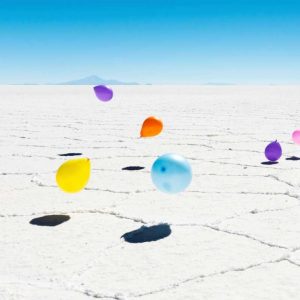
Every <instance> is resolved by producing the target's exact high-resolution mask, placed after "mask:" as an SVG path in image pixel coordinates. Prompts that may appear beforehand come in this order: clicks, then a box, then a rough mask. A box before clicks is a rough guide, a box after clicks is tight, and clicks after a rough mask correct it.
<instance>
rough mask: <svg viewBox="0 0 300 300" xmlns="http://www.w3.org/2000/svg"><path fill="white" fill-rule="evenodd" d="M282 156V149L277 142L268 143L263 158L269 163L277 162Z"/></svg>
mask: <svg viewBox="0 0 300 300" xmlns="http://www.w3.org/2000/svg"><path fill="white" fill-rule="evenodd" d="M281 155H282V149H281V146H280V144H279V143H278V142H277V140H276V141H275V142H272V143H270V144H269V145H268V146H267V147H266V149H265V156H266V158H267V159H268V160H270V161H276V160H278V159H279V158H280V157H281Z"/></svg>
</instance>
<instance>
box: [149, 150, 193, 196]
mask: <svg viewBox="0 0 300 300" xmlns="http://www.w3.org/2000/svg"><path fill="white" fill-rule="evenodd" d="M151 177H152V181H153V183H154V185H155V186H156V187H157V188H158V189H159V190H160V191H162V192H164V193H169V194H176V193H179V192H182V191H184V190H185V189H186V188H187V187H188V186H189V184H190V183H191V181H192V169H191V166H190V164H189V162H188V161H187V160H186V159H185V158H184V157H183V156H181V155H178V154H164V155H162V156H160V157H159V158H158V159H157V160H156V161H155V162H154V164H153V165H152V169H151Z"/></svg>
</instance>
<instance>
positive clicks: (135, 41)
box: [0, 0, 300, 84]
mask: <svg viewBox="0 0 300 300" xmlns="http://www.w3.org/2000/svg"><path fill="white" fill-rule="evenodd" d="M92 74H96V75H98V76H100V77H103V78H106V79H109V78H113V79H119V80H123V81H137V82H141V83H162V84H164V83H171V84H172V83H173V84H201V83H209V82H216V83H223V82H224V83H227V82H228V83H237V84H239V83H242V84H252V83H253V84H257V83H258V84H265V83H274V84H279V83H284V84H286V83H288V84H293V83H300V1H299V0H278V1H277V0H275V1H272V0H261V1H257V0H231V1H226V0H223V1H222V0H198V1H197V0H182V1H179V0H151V1H150V0H129V1H125V0H123V1H121V0H98V1H96V0H75V1H72V0H69V1H67V0H52V1H48V0H44V1H38V0H35V1H34V0H31V1H30V0H28V1H26V0H23V1H22V0H1V1H0V83H2V84H4V83H28V82H29V83H30V82H32V83H46V82H63V81H68V80H71V79H77V78H81V77H85V76H88V75H92Z"/></svg>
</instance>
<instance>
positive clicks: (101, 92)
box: [94, 85, 113, 102]
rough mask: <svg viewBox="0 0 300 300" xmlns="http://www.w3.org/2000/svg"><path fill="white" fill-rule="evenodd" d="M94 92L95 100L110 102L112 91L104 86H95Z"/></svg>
mask: <svg viewBox="0 0 300 300" xmlns="http://www.w3.org/2000/svg"><path fill="white" fill-rule="evenodd" d="M94 91H95V94H96V96H97V98H98V99H99V100H101V101H104V102H107V101H109V100H111V99H112V97H113V91H112V90H111V89H110V88H108V87H106V86H104V85H97V86H95V87H94Z"/></svg>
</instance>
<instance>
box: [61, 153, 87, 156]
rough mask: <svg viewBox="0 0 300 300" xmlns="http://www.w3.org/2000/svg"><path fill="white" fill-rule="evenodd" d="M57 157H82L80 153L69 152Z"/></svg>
mask: <svg viewBox="0 0 300 300" xmlns="http://www.w3.org/2000/svg"><path fill="white" fill-rule="evenodd" d="M58 155H59V156H77V155H82V153H76V152H70V153H62V154H58Z"/></svg>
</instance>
